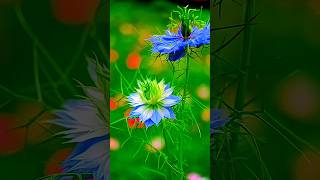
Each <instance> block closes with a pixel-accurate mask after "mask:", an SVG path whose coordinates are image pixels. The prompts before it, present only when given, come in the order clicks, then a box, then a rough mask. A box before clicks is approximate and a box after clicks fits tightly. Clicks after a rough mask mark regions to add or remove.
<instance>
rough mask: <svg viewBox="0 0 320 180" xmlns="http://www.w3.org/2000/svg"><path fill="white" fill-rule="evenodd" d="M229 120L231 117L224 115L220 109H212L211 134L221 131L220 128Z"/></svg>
mask: <svg viewBox="0 0 320 180" xmlns="http://www.w3.org/2000/svg"><path fill="white" fill-rule="evenodd" d="M228 122H229V117H224V113H223V111H222V110H220V109H211V112H210V132H211V134H214V133H219V132H221V131H220V130H218V129H219V128H221V127H224V126H225V125H226V124H227V123H228Z"/></svg>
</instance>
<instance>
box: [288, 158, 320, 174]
mask: <svg viewBox="0 0 320 180" xmlns="http://www.w3.org/2000/svg"><path fill="white" fill-rule="evenodd" d="M319 169H320V157H319V155H318V154H316V153H314V152H304V154H303V155H301V156H300V157H298V158H297V159H296V161H295V163H294V167H293V174H294V179H295V180H305V179H307V180H319V177H320V171H319Z"/></svg>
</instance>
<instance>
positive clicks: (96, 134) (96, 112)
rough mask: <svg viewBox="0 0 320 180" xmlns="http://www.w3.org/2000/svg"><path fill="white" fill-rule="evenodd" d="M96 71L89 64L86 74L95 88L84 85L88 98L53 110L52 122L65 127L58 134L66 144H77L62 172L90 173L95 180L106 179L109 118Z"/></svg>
mask: <svg viewBox="0 0 320 180" xmlns="http://www.w3.org/2000/svg"><path fill="white" fill-rule="evenodd" d="M98 68H100V70H101V68H102V67H101V66H99V65H98V66H96V65H95V64H94V63H93V62H89V73H90V76H91V78H92V79H93V81H94V82H95V84H96V86H97V87H85V86H83V90H84V92H85V94H86V96H87V98H86V99H83V100H73V101H68V102H67V103H65V105H64V109H63V110H58V111H56V113H55V114H56V115H57V117H58V119H56V120H54V121H52V123H53V124H56V125H59V126H62V127H64V128H66V130H64V131H62V132H60V133H58V134H60V135H64V137H65V138H67V139H69V140H68V141H67V143H78V144H77V145H76V147H75V149H74V150H73V152H72V153H71V155H70V156H69V157H68V158H67V159H66V160H65V161H64V163H63V170H64V172H66V173H92V174H93V176H94V180H108V179H110V178H109V176H108V174H109V128H108V122H107V121H108V120H109V119H108V118H107V117H108V111H107V109H108V108H107V106H106V105H107V103H106V101H105V100H104V95H103V93H102V91H101V90H100V89H101V88H100V86H99V82H98V78H97V75H96V74H97V70H99V69H98Z"/></svg>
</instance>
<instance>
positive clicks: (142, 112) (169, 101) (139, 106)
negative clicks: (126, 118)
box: [128, 79, 181, 127]
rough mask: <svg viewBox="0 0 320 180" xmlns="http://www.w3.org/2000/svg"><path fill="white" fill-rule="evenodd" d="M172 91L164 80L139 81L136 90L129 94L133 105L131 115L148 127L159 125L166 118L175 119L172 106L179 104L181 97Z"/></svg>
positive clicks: (129, 99)
mask: <svg viewBox="0 0 320 180" xmlns="http://www.w3.org/2000/svg"><path fill="white" fill-rule="evenodd" d="M172 93H173V89H172V88H171V87H170V85H169V84H165V83H164V81H163V80H162V81H160V82H157V81H156V80H150V79H147V80H145V81H143V82H142V81H138V88H137V89H136V92H135V93H132V94H130V95H129V96H128V101H129V104H130V105H131V106H132V107H133V109H132V111H131V112H130V116H131V117H138V118H139V119H140V121H142V122H143V123H144V124H145V125H146V127H150V126H152V125H154V124H155V125H158V124H159V123H160V121H161V120H162V119H164V118H169V119H175V115H174V112H173V110H172V106H174V105H176V104H178V103H179V102H180V101H181V98H180V97H179V96H174V95H172Z"/></svg>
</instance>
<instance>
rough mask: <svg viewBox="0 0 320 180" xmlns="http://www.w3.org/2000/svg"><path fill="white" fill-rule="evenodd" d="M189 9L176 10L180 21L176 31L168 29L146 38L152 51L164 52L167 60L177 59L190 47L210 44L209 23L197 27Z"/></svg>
mask: <svg viewBox="0 0 320 180" xmlns="http://www.w3.org/2000/svg"><path fill="white" fill-rule="evenodd" d="M191 10H192V9H189V10H187V8H184V9H181V11H180V12H178V13H179V20H180V23H179V25H178V32H177V33H175V32H172V31H171V30H170V29H168V30H167V31H166V33H165V35H154V36H152V37H151V38H149V39H148V41H150V42H151V43H152V46H153V47H152V52H153V53H159V54H161V55H163V54H166V55H168V60H169V61H177V60H179V59H181V58H183V57H184V56H185V55H187V53H189V52H188V50H189V49H190V48H199V47H201V46H203V45H207V44H210V24H209V23H206V24H205V26H204V27H203V28H200V27H198V26H197V25H198V24H197V23H195V22H196V20H197V19H196V18H195V17H194V16H193V14H192V13H191V12H192V11H191ZM190 11H191V12H190ZM192 25H193V26H192Z"/></svg>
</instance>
